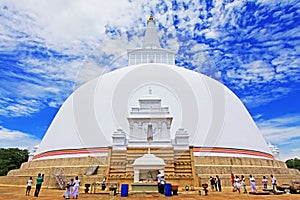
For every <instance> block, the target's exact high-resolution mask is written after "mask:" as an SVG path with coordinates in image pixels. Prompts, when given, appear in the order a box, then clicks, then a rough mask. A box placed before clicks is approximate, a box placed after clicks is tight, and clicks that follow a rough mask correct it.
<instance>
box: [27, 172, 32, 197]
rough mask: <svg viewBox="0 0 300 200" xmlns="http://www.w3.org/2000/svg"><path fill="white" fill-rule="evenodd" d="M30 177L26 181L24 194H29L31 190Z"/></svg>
mask: <svg viewBox="0 0 300 200" xmlns="http://www.w3.org/2000/svg"><path fill="white" fill-rule="evenodd" d="M32 182H33V181H32V177H31V176H30V178H29V180H28V181H27V187H26V194H25V195H26V196H29V194H30V190H31V185H32Z"/></svg>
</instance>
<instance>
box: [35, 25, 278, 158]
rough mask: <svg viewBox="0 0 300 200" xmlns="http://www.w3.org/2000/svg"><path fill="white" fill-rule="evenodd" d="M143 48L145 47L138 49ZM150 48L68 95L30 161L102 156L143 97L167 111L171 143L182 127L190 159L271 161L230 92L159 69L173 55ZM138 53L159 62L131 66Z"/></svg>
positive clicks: (170, 68)
mask: <svg viewBox="0 0 300 200" xmlns="http://www.w3.org/2000/svg"><path fill="white" fill-rule="evenodd" d="M150 23H151V21H150ZM151 28H153V27H151ZM151 31H152V32H153V30H152V29H151ZM148 38H153V37H148ZM155 41H156V40H155ZM148 43H149V44H150V43H151V42H144V45H145V44H148ZM155 44H156V46H155V49H151V48H150V47H147V46H146V47H145V49H146V50H145V51H144V49H139V50H137V51H135V50H134V51H130V52H129V61H130V63H131V64H132V65H130V66H127V67H124V68H121V69H118V70H115V71H112V72H109V73H106V74H104V75H102V76H99V77H98V78H96V79H94V80H91V81H89V82H87V83H85V84H84V85H82V86H81V87H80V88H78V89H77V90H76V91H75V92H73V94H71V95H70V96H69V98H68V99H67V100H66V101H65V102H64V103H63V105H62V106H61V108H60V110H59V111H58V113H57V115H56V117H55V118H54V120H53V122H52V123H51V125H50V127H49V129H48V131H47V132H46V134H45V136H44V138H43V140H42V141H41V143H40V144H39V147H38V149H37V151H36V154H35V156H34V158H33V159H49V158H60V157H71V156H88V155H92V154H101V153H104V154H105V153H107V149H108V147H109V146H111V145H112V134H113V133H114V131H115V130H117V129H122V130H123V131H124V132H125V134H126V137H130V135H129V133H130V126H129V123H128V116H130V111H131V108H132V107H137V106H138V104H139V99H141V98H144V97H148V98H159V99H161V104H162V106H167V107H168V109H169V110H168V111H169V115H170V116H172V124H171V127H170V136H171V138H174V135H175V132H176V131H177V130H178V129H181V128H184V129H185V130H186V131H187V132H188V134H189V139H188V140H189V145H191V146H194V155H195V156H237V157H242V156H247V157H258V158H267V159H273V157H272V154H271V152H270V149H269V148H268V145H267V143H266V142H265V140H264V138H263V136H262V135H261V133H260V131H259V130H258V128H257V126H256V124H255V123H254V121H253V119H252V117H251V116H250V114H249V113H248V111H247V109H246V108H245V106H244V105H243V104H242V102H241V101H240V100H239V98H238V97H237V96H236V95H235V94H234V93H233V92H232V91H230V90H229V89H228V88H227V87H226V86H224V85H223V84H221V83H220V82H218V81H216V80H213V79H211V78H209V77H207V76H205V75H203V74H200V73H197V72H194V71H191V70H188V69H185V68H183V67H178V66H175V65H172V64H171V65H169V64H163V62H165V60H164V59H162V58H163V57H167V58H168V59H169V60H167V62H165V63H174V60H172V59H173V57H174V55H173V54H172V52H171V51H164V50H163V49H161V48H160V47H159V46H158V47H157V42H156V43H155ZM149 48H150V49H149ZM151 50H152V51H153V52H151ZM143 52H145V54H146V53H149V52H150V54H149V55H148V57H151V55H155V54H159V55H160V56H161V57H157V56H156V57H155V56H154V57H153V58H151V60H149V63H147V62H146V63H144V64H137V63H139V60H138V58H139V57H137V56H136V55H138V54H141V53H143ZM163 53H165V54H163ZM199 65H201V63H199ZM149 91H151V94H149ZM150 118H151V117H150ZM154 137H155V136H154Z"/></svg>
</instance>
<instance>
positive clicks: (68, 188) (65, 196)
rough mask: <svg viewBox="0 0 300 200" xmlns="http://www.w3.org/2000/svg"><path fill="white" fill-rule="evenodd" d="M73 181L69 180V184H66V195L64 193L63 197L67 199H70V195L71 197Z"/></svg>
mask: <svg viewBox="0 0 300 200" xmlns="http://www.w3.org/2000/svg"><path fill="white" fill-rule="evenodd" d="M71 187H72V186H71V182H68V183H67V185H66V191H65V192H64V195H63V197H64V198H65V199H70V197H71Z"/></svg>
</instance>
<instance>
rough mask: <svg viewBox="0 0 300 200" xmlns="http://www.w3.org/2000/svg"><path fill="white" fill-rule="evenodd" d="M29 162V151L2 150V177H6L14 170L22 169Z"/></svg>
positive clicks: (0, 151) (0, 166)
mask: <svg viewBox="0 0 300 200" xmlns="http://www.w3.org/2000/svg"><path fill="white" fill-rule="evenodd" d="M27 160H28V150H26V149H24V150H21V149H18V148H9V149H4V148H0V176H5V175H7V173H8V172H9V171H10V170H12V169H18V168H20V166H21V164H22V163H23V162H26V161H27Z"/></svg>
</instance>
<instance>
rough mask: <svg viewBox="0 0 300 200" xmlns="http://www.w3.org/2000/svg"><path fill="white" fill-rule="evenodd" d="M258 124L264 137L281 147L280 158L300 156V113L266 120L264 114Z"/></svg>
mask: <svg viewBox="0 0 300 200" xmlns="http://www.w3.org/2000/svg"><path fill="white" fill-rule="evenodd" d="M257 125H258V127H259V129H260V131H261V133H262V134H263V136H264V138H265V139H266V140H267V141H269V142H271V143H272V144H274V145H276V146H278V147H279V151H280V158H281V159H282V160H283V161H285V160H287V159H289V158H295V157H297V158H300V151H299V144H300V113H296V114H290V115H284V116H280V117H277V118H272V119H267V120H264V119H263V118H262V116H260V117H259V119H258V120H257Z"/></svg>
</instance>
